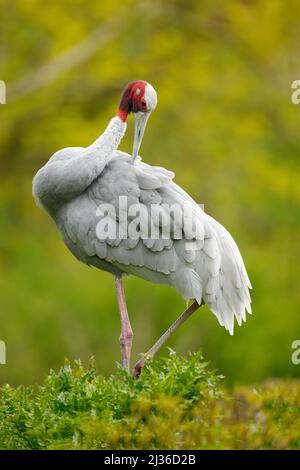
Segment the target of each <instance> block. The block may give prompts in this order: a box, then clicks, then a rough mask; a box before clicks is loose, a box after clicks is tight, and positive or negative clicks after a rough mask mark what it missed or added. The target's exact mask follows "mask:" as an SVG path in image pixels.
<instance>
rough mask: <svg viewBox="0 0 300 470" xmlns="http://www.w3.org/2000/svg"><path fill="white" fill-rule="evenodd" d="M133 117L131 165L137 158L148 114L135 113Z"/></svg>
mask: <svg viewBox="0 0 300 470" xmlns="http://www.w3.org/2000/svg"><path fill="white" fill-rule="evenodd" d="M134 116H135V129H134V142H133V151H132V157H133V163H134V162H135V159H136V157H137V156H138V153H139V150H140V146H141V143H142V139H143V135H144V132H145V128H146V124H147V121H148V119H149V116H150V113H149V112H148V113H141V112H138V113H135V115H134Z"/></svg>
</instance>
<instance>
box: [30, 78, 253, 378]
mask: <svg viewBox="0 0 300 470" xmlns="http://www.w3.org/2000/svg"><path fill="white" fill-rule="evenodd" d="M156 104H157V94H156V92H155V90H154V88H153V87H152V85H150V84H149V83H147V82H146V81H143V80H136V81H133V82H131V83H129V85H128V86H127V87H126V88H125V90H124V92H123V94H122V97H121V101H120V105H119V108H118V113H117V115H116V116H115V117H113V118H112V119H111V121H110V122H109V124H108V126H107V128H106V129H105V131H104V133H103V134H102V135H101V136H100V137H99V138H98V139H97V140H96V141H95V142H94V143H92V144H91V145H89V146H88V147H69V148H64V149H62V150H59V151H57V152H56V153H54V155H53V156H52V157H51V158H50V160H49V161H48V162H47V163H46V164H45V165H44V166H43V167H42V168H41V169H40V170H39V171H38V172H37V174H36V175H35V177H34V179H33V195H34V198H35V200H36V202H37V204H38V205H39V206H40V207H42V208H43V209H44V210H45V211H46V212H47V213H48V214H49V215H50V216H51V217H52V219H53V220H54V221H55V223H56V225H57V228H58V230H59V232H60V233H61V235H62V238H63V240H64V242H65V244H66V245H67V247H68V248H69V250H70V251H71V252H72V253H73V255H75V257H76V258H77V259H78V260H80V261H82V262H83V263H85V264H86V265H89V266H93V267H96V268H99V269H101V270H104V271H107V272H109V273H111V274H112V275H113V276H114V283H115V288H116V294H117V299H118V306H119V311H120V316H121V335H120V339H119V341H120V346H121V354H122V365H123V367H124V368H125V369H127V370H128V371H129V370H130V355H131V346H132V337H133V333H132V328H131V325H130V320H129V316H128V312H127V307H126V300H125V293H124V287H123V277H124V275H129V274H132V275H135V276H139V277H141V278H143V279H146V280H149V281H151V282H154V283H158V284H167V285H170V286H172V287H174V288H175V289H176V290H177V291H178V292H179V293H180V294H181V295H182V296H183V298H184V299H185V300H186V301H192V303H191V304H190V305H189V306H188V307H187V309H186V310H185V311H184V312H183V313H182V314H181V315H180V316H179V317H178V319H177V320H176V321H175V322H174V323H173V324H172V325H171V326H170V328H169V329H168V330H167V331H166V332H165V333H164V334H163V335H162V336H161V337H160V339H159V340H158V341H157V342H156V343H155V344H154V346H153V347H152V348H150V349H149V350H148V351H147V353H146V354H144V355H142V356H141V358H140V359H139V361H138V362H137V363H136V365H135V367H134V369H133V376H134V377H136V378H138V377H139V376H140V373H141V370H142V367H143V366H144V364H145V361H146V360H147V358H149V357H152V356H153V355H154V354H155V353H156V352H157V351H158V349H159V348H160V347H161V346H162V345H163V344H164V343H165V342H166V340H167V339H168V338H169V336H170V335H171V334H172V333H173V332H174V331H175V330H176V329H177V328H178V327H179V326H180V325H181V324H182V323H183V322H184V321H185V320H186V319H187V318H188V317H189V316H190V315H191V314H192V313H193V312H195V311H196V310H197V309H198V308H199V307H200V306H201V305H203V304H206V305H207V306H208V307H209V309H210V310H211V311H212V312H213V313H214V315H215V316H216V317H217V319H218V321H219V323H220V325H222V326H224V327H225V328H226V329H227V330H228V331H229V333H230V334H231V335H232V334H233V327H234V318H236V320H237V323H238V324H239V325H241V323H242V322H243V321H246V311H248V313H251V307H250V303H251V299H250V295H249V289H251V284H250V281H249V278H248V275H247V272H246V269H245V266H244V263H243V260H242V257H241V254H240V252H239V249H238V247H237V245H236V243H235V241H234V240H233V238H232V237H231V235H230V234H229V233H228V231H227V230H226V229H225V228H224V227H223V226H222V225H221V224H220V223H218V222H217V221H216V220H214V219H213V218H212V217H210V216H209V215H208V214H206V213H205V212H204V210H203V209H202V208H201V207H200V206H199V205H198V204H197V203H196V202H195V201H194V200H193V199H192V198H191V197H190V196H189V195H188V194H187V193H186V192H185V191H184V190H183V189H181V187H179V186H178V185H177V184H176V183H175V182H174V181H173V179H174V173H173V172H171V171H169V170H166V169H165V168H162V167H160V166H151V165H148V164H147V163H144V162H143V161H142V159H141V157H140V156H139V155H138V152H139V149H140V145H141V141H142V138H143V134H144V130H145V127H146V123H147V120H148V118H149V116H150V114H151V112H152V111H153V110H154V109H155V107H156ZM130 113H133V114H134V116H135V134H134V145H133V153H132V155H129V154H127V153H124V152H121V151H120V150H118V147H119V144H120V142H121V140H122V138H123V136H124V134H125V132H126V121H127V118H128V116H129V114H130ZM124 202H126V204H127V205H126V204H125V205H124ZM132 208H134V210H131V209H132ZM174 208H175V209H174ZM137 209H138V210H137ZM178 209H179V210H178ZM138 212H139V214H138ZM141 214H143V217H141ZM137 220H138V221H137ZM145 220H146V223H145ZM103 222H105V224H103ZM101 224H102V225H101ZM114 224H115V225H114ZM124 227H125V228H124ZM150 228H151V232H150ZM147 229H149V230H147ZM152 229H153V230H152ZM167 229H168V230H167ZM153 233H154V234H153Z"/></svg>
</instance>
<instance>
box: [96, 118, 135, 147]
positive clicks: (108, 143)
mask: <svg viewBox="0 0 300 470" xmlns="http://www.w3.org/2000/svg"><path fill="white" fill-rule="evenodd" d="M126 127H127V124H126V122H124V121H123V120H122V119H121V118H120V117H119V116H115V117H114V118H112V119H111V121H110V122H109V124H108V126H107V128H106V129H105V131H104V132H103V134H102V135H101V136H100V137H99V138H98V139H97V140H96V141H95V142H94V143H93V146H94V147H95V148H97V149H100V148H101V149H105V150H106V151H107V152H109V153H110V152H112V151H114V150H117V148H118V147H119V145H120V142H121V140H122V138H123V137H124V134H125V132H126Z"/></svg>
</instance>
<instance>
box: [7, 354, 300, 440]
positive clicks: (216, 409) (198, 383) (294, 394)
mask: <svg viewBox="0 0 300 470" xmlns="http://www.w3.org/2000/svg"><path fill="white" fill-rule="evenodd" d="M221 379H222V377H221V376H219V375H217V374H216V372H214V371H210V370H209V369H208V368H207V363H205V362H203V359H202V356H201V353H200V352H198V353H196V354H193V355H190V356H189V357H188V358H187V359H185V358H183V357H181V356H178V355H176V354H175V353H174V352H173V351H170V354H169V356H168V357H167V358H164V359H160V360H159V361H150V362H149V363H148V364H147V365H146V367H145V369H144V370H143V373H142V377H141V379H140V380H138V381H135V380H133V379H132V377H131V376H130V375H129V374H127V373H126V372H124V371H123V370H122V369H121V368H119V369H118V371H117V374H116V375H113V376H110V377H109V378H105V377H103V376H101V375H97V373H96V370H95V367H94V364H93V361H91V362H90V365H89V367H88V369H87V370H85V369H84V368H83V367H82V365H81V363H80V361H77V362H75V363H74V364H73V365H71V364H70V363H69V362H68V361H66V362H65V365H64V366H63V367H62V368H61V369H60V371H59V372H58V373H56V372H54V371H50V373H49V375H48V376H47V377H46V379H45V381H44V383H43V385H41V386H37V387H35V388H33V387H23V386H21V387H18V388H16V389H14V388H12V387H10V386H9V385H6V386H4V387H2V389H1V405H0V447H1V448H4V449H47V448H52V449H53V448H55V449H57V448H58V449H71V448H83V449H94V448H96V449H198V448H199V449H203V448H204V449H206V448H300V385H299V382H297V381H291V382H285V381H273V382H268V383H266V384H264V385H263V386H262V387H260V389H255V388H250V387H242V388H240V387H237V388H236V389H235V390H233V391H232V392H229V391H228V390H226V389H225V387H224V386H223V384H222V383H221Z"/></svg>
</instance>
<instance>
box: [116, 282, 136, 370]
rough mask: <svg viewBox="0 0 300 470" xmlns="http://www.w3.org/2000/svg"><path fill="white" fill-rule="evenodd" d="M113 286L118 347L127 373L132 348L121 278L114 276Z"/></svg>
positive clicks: (131, 335)
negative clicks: (119, 325) (116, 300)
mask: <svg viewBox="0 0 300 470" xmlns="http://www.w3.org/2000/svg"><path fill="white" fill-rule="evenodd" d="M114 280H115V286H116V291H117V298H118V305H119V311H120V316H121V334H120V339H119V342H120V346H121V353H122V366H123V367H124V369H126V370H127V371H129V369H130V355H131V347H132V337H133V333H132V328H131V325H130V321H129V316H128V312H127V306H126V299H125V293H124V287H123V280H122V276H114Z"/></svg>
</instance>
